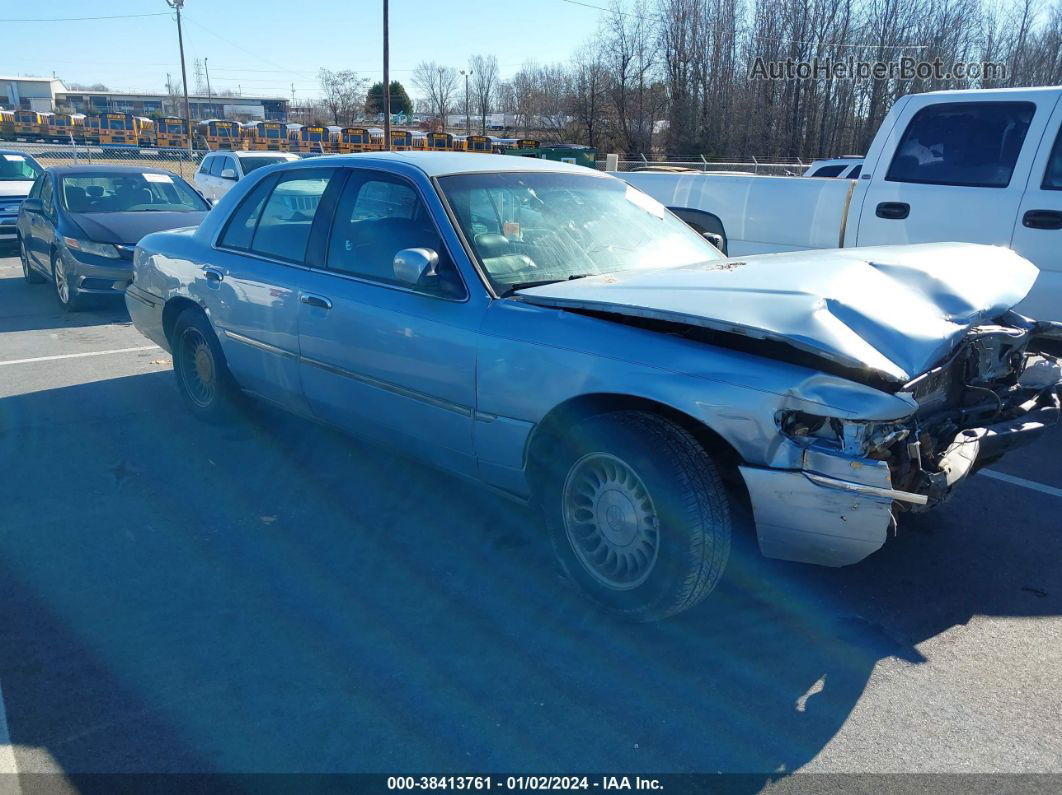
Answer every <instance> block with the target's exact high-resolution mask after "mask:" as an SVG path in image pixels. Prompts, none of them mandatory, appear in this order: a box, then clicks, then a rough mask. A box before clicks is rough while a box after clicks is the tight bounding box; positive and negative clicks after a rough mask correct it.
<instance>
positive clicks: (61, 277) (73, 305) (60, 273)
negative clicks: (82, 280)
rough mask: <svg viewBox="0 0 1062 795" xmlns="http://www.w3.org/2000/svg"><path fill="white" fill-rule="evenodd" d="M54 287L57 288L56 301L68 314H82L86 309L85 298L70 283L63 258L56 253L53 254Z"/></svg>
mask: <svg viewBox="0 0 1062 795" xmlns="http://www.w3.org/2000/svg"><path fill="white" fill-rule="evenodd" d="M52 286H53V287H55V300H56V301H58V302H59V306H61V307H62V308H63V309H65V310H66V311H67V312H80V311H81V310H82V309H83V308H84V306H85V298H84V296H83V295H81V293H80V292H79V291H78V289H77V287H75V286H74V285H73V284H71V283H70V277H69V275H67V272H66V268H64V267H63V258H62V257H60V256H58V255H57V254H56V253H55V252H53V253H52ZM64 288H65V290H64ZM64 296H65V297H64Z"/></svg>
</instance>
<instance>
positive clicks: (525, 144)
mask: <svg viewBox="0 0 1062 795" xmlns="http://www.w3.org/2000/svg"><path fill="white" fill-rule="evenodd" d="M539 146H541V144H540V143H539V142H538V141H536V140H535V139H534V138H517V139H516V140H515V141H513V145H512V148H513V149H538V148H539Z"/></svg>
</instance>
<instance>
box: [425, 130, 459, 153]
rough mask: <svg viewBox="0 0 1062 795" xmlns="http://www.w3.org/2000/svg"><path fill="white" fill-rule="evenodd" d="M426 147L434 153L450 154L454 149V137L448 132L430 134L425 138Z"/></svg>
mask: <svg viewBox="0 0 1062 795" xmlns="http://www.w3.org/2000/svg"><path fill="white" fill-rule="evenodd" d="M424 147H425V148H426V149H430V150H431V151H433V152H438V151H443V152H450V151H452V150H453V148H454V137H453V136H452V135H450V133H448V132H430V133H428V134H427V136H425V142H424Z"/></svg>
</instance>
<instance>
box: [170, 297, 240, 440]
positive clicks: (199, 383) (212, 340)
mask: <svg viewBox="0 0 1062 795" xmlns="http://www.w3.org/2000/svg"><path fill="white" fill-rule="evenodd" d="M170 348H171V350H172V351H173V372H174V375H175V376H176V377H177V390H178V391H179V392H180V393H181V397H182V398H183V399H184V402H185V405H186V406H188V408H189V410H190V411H191V412H192V414H194V415H195V416H196V417H198V418H199V419H201V420H203V421H204V422H209V423H214V424H220V423H225V422H230V421H232V420H233V419H234V418H235V416H236V415H237V414H238V412H239V409H240V408H241V406H242V403H243V393H242V392H241V391H240V388H239V386H238V385H237V384H236V380H235V379H234V378H233V377H232V374H231V373H230V372H229V368H228V365H227V364H226V362H225V355H224V354H223V353H222V351H221V344H220V343H219V342H218V338H217V335H216V334H215V333H214V329H213V328H212V327H211V326H210V321H208V320H207V318H206V315H204V314H203V312H202V310H200V309H198V308H195V307H189V308H188V309H185V310H184V311H183V312H181V314H180V315H179V316H178V318H177V322H176V323H175V324H174V326H173V334H172V335H171V339H170Z"/></svg>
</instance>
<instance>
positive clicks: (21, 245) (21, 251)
mask: <svg viewBox="0 0 1062 795" xmlns="http://www.w3.org/2000/svg"><path fill="white" fill-rule="evenodd" d="M18 256H19V259H21V260H22V278H23V279H25V280H26V281H27V282H28V283H29V284H44V283H45V282H47V281H48V280H47V279H45V278H44V277H43V276H41V275H40V274H39V273H37V271H35V270H34V269H33V266H32V265H30V261H29V252H28V251H26V244H25V242H24V241H23V240H22V238H19V241H18Z"/></svg>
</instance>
